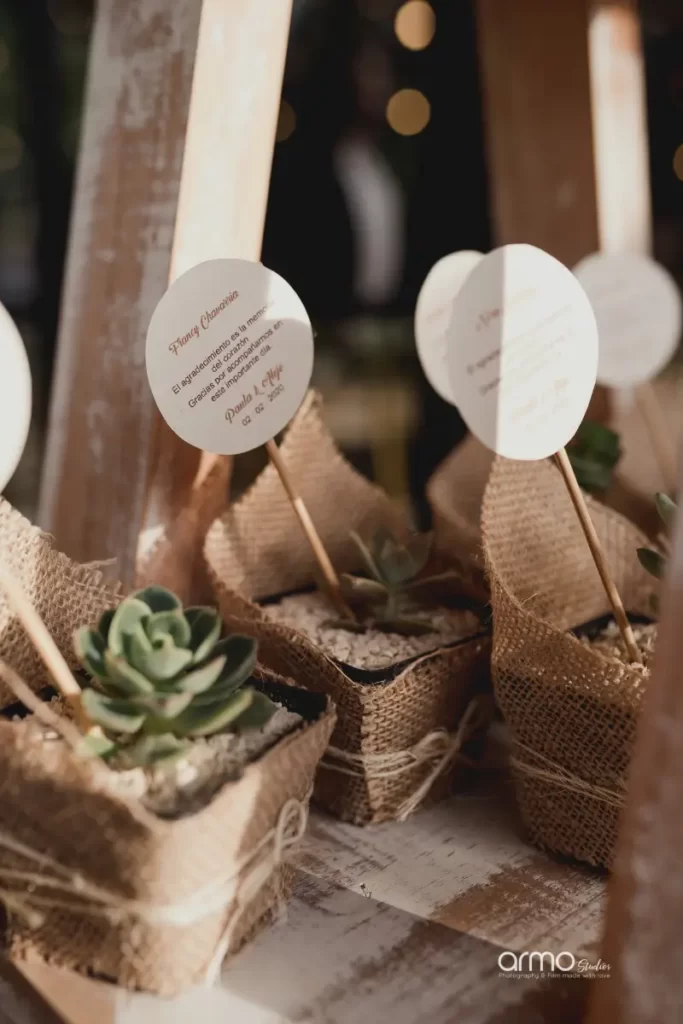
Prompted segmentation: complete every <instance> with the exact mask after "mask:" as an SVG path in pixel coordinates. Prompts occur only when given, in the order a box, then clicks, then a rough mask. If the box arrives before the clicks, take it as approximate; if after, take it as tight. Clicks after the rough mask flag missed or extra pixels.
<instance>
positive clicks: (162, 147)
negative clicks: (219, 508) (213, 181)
mask: <svg viewBox="0 0 683 1024" xmlns="http://www.w3.org/2000/svg"><path fill="white" fill-rule="evenodd" d="M199 13H200V3H199V0H178V2H177V3H174V4H173V5H172V8H171V7H170V6H169V5H168V3H167V2H166V0H136V2H134V3H133V2H131V0H101V3H99V4H98V6H97V15H96V21H95V26H94V31H93V37H92V43H91V54H90V70H89V76H88V85H87V90H86V105H85V123H84V133H83V139H82V147H81V159H80V164H79V170H78V176H77V183H76V193H75V203H74V211H73V217H72V225H71V240H70V245H69V253H68V260H67V273H66V281H65V288H64V294H63V300H62V316H61V324H60V330H59V339H58V356H57V362H56V373H55V383H54V387H53V394H52V403H51V412H50V431H49V436H48V443H47V451H46V455H45V462H44V467H45V468H44V476H43V482H42V491H41V508H40V521H41V525H43V527H44V528H46V529H48V530H49V531H50V532H51V533H53V534H54V535H55V536H56V538H57V542H58V544H59V546H60V547H61V548H62V549H63V550H65V551H67V552H68V553H69V554H70V555H72V556H73V557H75V558H77V559H79V560H81V561H89V560H93V559H100V558H109V557H116V558H118V559H119V568H120V575H121V576H122V577H123V578H124V580H126V581H127V580H130V579H131V578H132V573H133V568H134V560H135V552H136V546H137V537H138V531H139V525H140V521H141V518H142V512H143V506H144V502H145V495H146V486H147V472H148V460H149V447H150V438H151V435H152V429H153V423H154V411H153V402H152V398H151V395H150V393H149V387H148V385H147V380H146V375H145V369H144V341H145V333H146V330H147V325H148V322H149V318H150V316H151V314H152V311H153V309H154V307H155V305H156V303H157V301H158V300H159V298H160V297H161V295H162V294H163V292H164V289H165V288H166V285H167V283H168V274H169V265H170V252H171V239H172V232H173V223H174V219H175V214H176V203H177V194H178V182H179V180H180V169H181V162H182V154H183V143H184V138H185V128H186V120H187V108H188V100H189V95H190V83H191V76H192V68H193V64H194V54H195V46H196V41H197V28H198V23H199ZM179 468H181V467H179Z"/></svg>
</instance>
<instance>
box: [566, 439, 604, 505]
mask: <svg viewBox="0 0 683 1024" xmlns="http://www.w3.org/2000/svg"><path fill="white" fill-rule="evenodd" d="M567 455H568V456H569V461H570V462H571V464H572V469H573V470H574V473H575V474H576V479H577V481H578V484H579V487H580V488H581V490H583V491H588V493H589V494H602V493H603V492H604V491H606V490H608V489H609V487H610V485H611V483H612V469H611V467H610V466H605V465H603V464H602V463H600V462H597V461H595V460H594V459H591V458H590V457H587V456H583V455H578V454H577V453H576V452H572V451H571V450H570V449H569V448H568V449H567Z"/></svg>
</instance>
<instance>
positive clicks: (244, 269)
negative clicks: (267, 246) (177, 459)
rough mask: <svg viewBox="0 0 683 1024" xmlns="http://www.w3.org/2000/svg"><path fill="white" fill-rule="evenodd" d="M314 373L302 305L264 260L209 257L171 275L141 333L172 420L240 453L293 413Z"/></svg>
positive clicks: (210, 444) (201, 441)
mask: <svg viewBox="0 0 683 1024" xmlns="http://www.w3.org/2000/svg"><path fill="white" fill-rule="evenodd" d="M312 372H313V331H312V329H311V323H310V320H309V319H308V314H307V313H306V310H305V308H304V305H303V303H302V301H301V299H300V298H299V296H298V295H297V294H296V292H295V291H294V289H293V288H292V287H291V285H289V284H288V283H287V282H286V281H285V280H284V279H283V278H282V277H280V276H279V275H278V274H276V273H274V271H272V270H268V268H267V267H264V266H263V264H262V263H251V262H249V261H247V260H235V259H225V260H208V261H207V262H206V263H200V264H198V265H197V266H196V267H192V269H190V270H188V271H187V272H186V273H185V274H182V275H181V276H180V277H179V278H177V280H175V281H174V282H173V284H172V285H171V287H170V288H169V289H168V291H167V292H166V294H165V295H164V297H163V298H162V299H161V301H160V303H159V305H158V306H157V308H156V310H155V311H154V315H153V317H152V321H151V323H150V325H149V331H148V332H147V376H148V377H149V383H150V387H151V389H152V393H153V395H154V398H155V401H156V403H157V405H158V406H159V410H160V412H161V414H162V416H163V417H164V419H165V420H166V422H167V423H168V425H169V426H170V427H171V428H172V430H174V431H175V433H176V434H178V435H179V436H180V437H182V438H183V440H185V441H187V442H188V443H189V444H192V445H194V446H195V447H196V448H203V449H204V450H205V451H209V452H215V453H216V454H218V455H238V454H240V453H241V452H246V451H249V450H250V449H252V448H257V447H258V446H259V445H262V444H264V443H265V442H266V441H269V440H270V439H271V438H273V437H274V436H275V435H276V434H277V433H278V432H279V431H280V430H282V429H283V428H284V427H285V426H286V425H287V424H288V423H289V421H290V420H291V418H292V417H293V415H294V413H295V412H296V410H297V409H298V408H299V406H300V404H301V402H302V400H303V398H304V395H305V394H306V391H307V389H308V385H309V383H310V380H311V374H312Z"/></svg>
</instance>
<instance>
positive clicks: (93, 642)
mask: <svg viewBox="0 0 683 1024" xmlns="http://www.w3.org/2000/svg"><path fill="white" fill-rule="evenodd" d="M74 650H75V651H76V657H77V658H78V660H79V661H80V663H81V665H82V666H83V668H84V669H85V670H86V672H89V673H90V675H91V676H94V677H95V679H101V680H102V681H103V682H106V681H107V666H106V665H105V662H104V652H105V650H106V644H105V642H104V640H103V639H102V637H101V636H100V634H99V632H97V631H96V630H94V629H90V628H89V627H88V626H82V627H81V629H78V630H76V632H75V634H74Z"/></svg>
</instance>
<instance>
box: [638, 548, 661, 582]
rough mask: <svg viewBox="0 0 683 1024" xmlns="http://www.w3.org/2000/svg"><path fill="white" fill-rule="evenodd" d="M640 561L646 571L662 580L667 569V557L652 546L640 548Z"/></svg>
mask: <svg viewBox="0 0 683 1024" xmlns="http://www.w3.org/2000/svg"><path fill="white" fill-rule="evenodd" d="M637 554H638V561H639V562H640V564H641V565H642V567H643V569H645V571H646V572H649V573H650V575H651V576H656V577H657V579H659V580H661V579H662V577H663V576H664V573H665V571H666V559H665V558H664V557H663V555H660V554H659V552H658V551H652V550H651V548H638V552H637Z"/></svg>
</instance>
